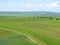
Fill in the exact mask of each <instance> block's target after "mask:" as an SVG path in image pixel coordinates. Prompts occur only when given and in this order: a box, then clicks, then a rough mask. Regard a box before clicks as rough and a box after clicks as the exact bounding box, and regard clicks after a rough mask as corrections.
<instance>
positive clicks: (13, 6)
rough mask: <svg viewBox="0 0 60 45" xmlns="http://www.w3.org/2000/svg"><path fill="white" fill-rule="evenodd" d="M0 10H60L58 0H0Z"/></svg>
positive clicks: (59, 0)
mask: <svg viewBox="0 0 60 45" xmlns="http://www.w3.org/2000/svg"><path fill="white" fill-rule="evenodd" d="M0 11H54V12H60V0H0Z"/></svg>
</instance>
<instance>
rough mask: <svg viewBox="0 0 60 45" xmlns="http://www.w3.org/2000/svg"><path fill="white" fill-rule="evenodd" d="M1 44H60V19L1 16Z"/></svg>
mask: <svg viewBox="0 0 60 45" xmlns="http://www.w3.org/2000/svg"><path fill="white" fill-rule="evenodd" d="M0 45H60V20H55V19H52V20H50V19H37V18H33V17H27V16H25V17H24V16H20V17H17V16H16V17H0Z"/></svg>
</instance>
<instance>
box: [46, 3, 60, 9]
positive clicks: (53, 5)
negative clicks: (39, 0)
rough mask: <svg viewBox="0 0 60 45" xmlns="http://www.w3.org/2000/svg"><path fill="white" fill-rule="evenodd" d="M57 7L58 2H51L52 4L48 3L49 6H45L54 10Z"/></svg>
mask: <svg viewBox="0 0 60 45" xmlns="http://www.w3.org/2000/svg"><path fill="white" fill-rule="evenodd" d="M58 6H59V4H58V2H53V3H50V4H46V7H47V8H56V7H58Z"/></svg>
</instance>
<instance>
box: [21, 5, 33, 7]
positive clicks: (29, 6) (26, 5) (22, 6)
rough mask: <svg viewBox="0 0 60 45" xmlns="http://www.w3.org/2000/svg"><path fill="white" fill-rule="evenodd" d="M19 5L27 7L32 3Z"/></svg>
mask: <svg viewBox="0 0 60 45" xmlns="http://www.w3.org/2000/svg"><path fill="white" fill-rule="evenodd" d="M21 6H22V7H28V8H31V7H32V6H33V5H32V4H22V5H21Z"/></svg>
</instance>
